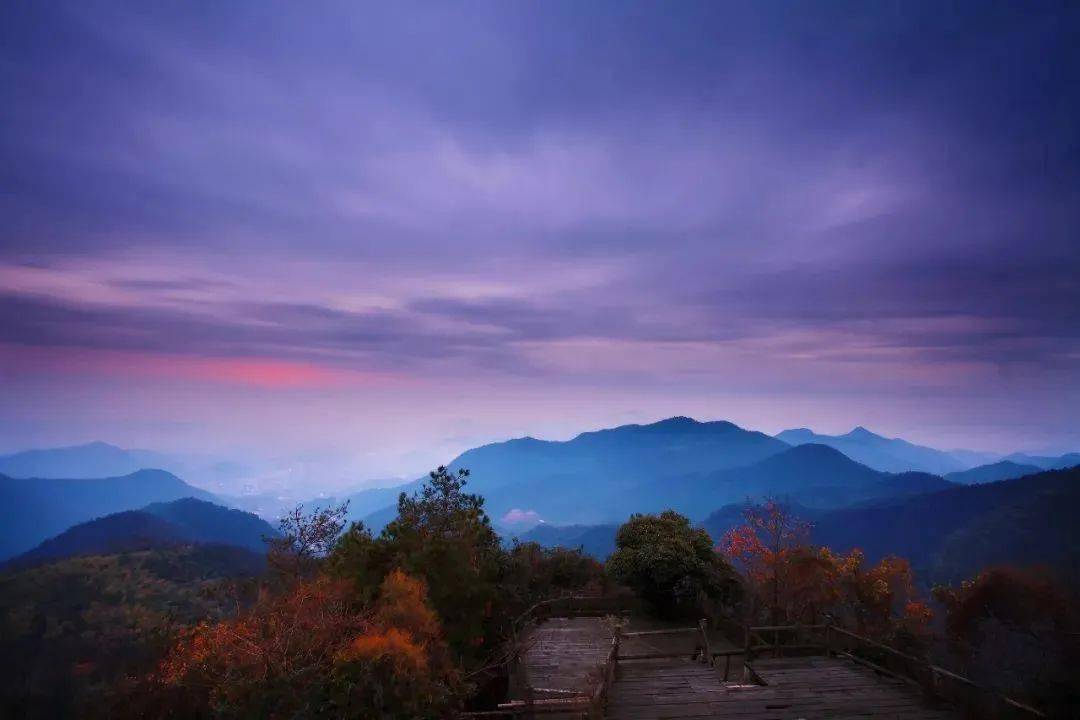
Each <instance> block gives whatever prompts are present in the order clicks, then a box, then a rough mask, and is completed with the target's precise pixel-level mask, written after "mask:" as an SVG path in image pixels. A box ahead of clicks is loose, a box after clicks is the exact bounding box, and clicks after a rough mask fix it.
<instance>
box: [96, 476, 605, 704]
mask: <svg viewBox="0 0 1080 720" xmlns="http://www.w3.org/2000/svg"><path fill="white" fill-rule="evenodd" d="M467 476H468V472H467V471H464V470H463V471H459V472H458V473H450V472H449V471H447V470H446V469H445V468H439V469H438V470H436V471H435V472H432V473H431V475H430V478H429V479H428V481H427V483H426V484H425V485H424V486H423V488H422V489H421V490H420V491H418V492H417V493H416V494H415V495H412V496H409V495H405V494H403V495H402V496H401V497H400V499H399V502H398V508H397V517H396V518H395V519H394V520H393V521H392V522H391V523H389V524H388V525H387V526H386V528H385V529H384V530H383V531H382V532H381V533H380V534H379V535H377V536H373V535H372V534H371V533H370V532H369V531H368V530H367V529H366V528H364V527H363V526H362V525H361V524H353V525H352V526H351V527H350V528H349V529H348V530H347V531H345V532H344V533H342V532H341V531H342V530H343V529H344V528H343V525H344V517H345V514H346V509H345V507H344V506H342V507H339V508H334V509H329V510H323V511H319V512H316V513H313V514H310V515H305V514H304V513H303V511H302V510H300V509H298V510H297V511H296V512H294V513H293V514H292V515H290V516H289V517H287V518H286V519H285V520H284V521H283V523H282V528H281V529H282V537H281V538H279V539H276V540H274V541H273V542H272V543H271V547H270V551H269V565H270V567H271V571H272V573H273V577H272V579H271V580H270V581H269V583H268V585H267V587H266V588H265V589H264V592H263V593H262V595H261V596H260V597H259V599H258V600H257V601H256V602H255V603H254V604H253V605H252V606H251V607H249V608H247V609H245V610H243V611H241V612H240V613H238V614H237V615H236V617H234V618H230V619H228V620H224V621H220V622H216V623H203V624H200V625H197V626H195V627H193V628H191V629H190V630H188V631H186V632H184V633H183V634H182V635H181V636H180V637H179V639H178V640H177V642H176V643H175V645H174V646H173V647H172V648H171V649H170V650H169V652H168V653H167V654H166V656H165V658H164V659H163V660H162V661H161V663H160V664H159V666H158V668H157V669H156V671H154V672H153V673H150V674H149V675H147V676H145V677H142V678H139V679H137V680H136V681H133V682H131V683H129V684H128V686H127V687H123V688H118V689H117V693H116V695H115V698H114V699H115V701H116V702H115V703H113V704H112V711H113V713H114V716H118V715H120V716H124V715H126V716H139V717H147V716H152V717H183V718H188V717H222V718H232V717H235V718H247V717H283V718H284V717H289V718H293V717H334V718H345V717H355V718H374V717H380V718H418V717H441V716H445V715H447V714H450V713H452V712H453V711H455V710H457V709H459V708H462V707H464V706H465V705H466V703H467V702H468V701H469V700H470V698H471V697H473V696H474V695H475V694H476V692H477V691H478V689H480V688H481V687H482V686H483V685H484V683H485V682H486V681H488V680H489V679H491V678H492V677H494V676H496V675H497V674H498V673H497V670H498V669H499V668H500V667H501V665H502V663H503V661H504V657H503V656H504V654H505V653H506V651H507V646H506V642H507V640H508V639H509V638H510V637H511V624H512V622H513V620H514V618H515V617H516V616H517V615H518V614H519V613H520V612H521V611H522V610H523V609H525V608H526V607H527V606H529V605H530V604H532V603H534V602H536V601H537V600H539V599H542V598H547V597H553V596H558V595H562V594H566V593H570V592H574V593H588V594H602V593H604V592H605V591H606V589H607V582H608V581H607V577H606V575H605V573H604V570H603V567H602V566H601V565H600V564H599V563H597V562H596V561H595V560H593V559H591V558H589V557H587V556H585V555H584V554H582V553H581V552H579V551H570V550H549V549H543V548H541V547H539V546H538V545H535V544H516V545H514V546H513V547H511V548H509V549H507V548H504V547H503V545H502V543H501V541H500V538H499V536H498V535H497V533H496V532H495V531H494V529H493V528H492V527H491V523H490V520H489V518H488V516H487V514H486V513H485V512H484V509H483V499H482V498H481V497H479V496H478V495H473V494H469V493H467V492H465V484H466V478H467Z"/></svg>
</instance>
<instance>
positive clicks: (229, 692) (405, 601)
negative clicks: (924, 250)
mask: <svg viewBox="0 0 1080 720" xmlns="http://www.w3.org/2000/svg"><path fill="white" fill-rule="evenodd" d="M157 680H158V682H160V683H161V684H162V685H164V686H166V687H169V688H173V689H176V690H182V691H186V692H187V694H188V698H187V700H188V703H189V704H190V705H191V706H193V707H194V708H197V709H200V710H208V709H213V714H215V715H237V716H242V717H248V716H265V717H293V716H308V715H311V714H319V712H323V710H319V712H315V709H324V708H327V707H331V708H335V709H334V710H333V712H332V713H331V714H335V715H338V716H341V717H372V716H381V717H414V716H417V715H424V714H426V713H427V712H428V711H429V710H430V709H431V708H433V707H442V708H445V707H446V706H447V703H449V702H451V701H452V698H453V694H454V692H455V690H456V688H457V683H458V682H459V681H458V678H457V675H456V673H455V671H454V668H453V667H452V666H451V665H450V663H449V662H448V660H447V655H446V651H445V647H444V646H443V643H442V641H441V631H440V628H439V623H438V620H437V618H436V616H435V613H434V612H433V611H432V610H431V608H430V606H429V605H428V604H427V593H426V589H425V587H424V584H423V583H422V582H421V581H419V580H416V579H414V578H411V577H409V576H408V575H406V574H405V573H403V572H401V571H394V572H393V573H391V574H390V575H389V576H388V577H387V578H386V580H385V581H384V583H383V585H382V588H381V591H380V596H379V599H378V600H377V602H376V604H375V606H374V607H373V608H370V609H368V608H364V607H362V606H360V605H359V604H358V603H357V601H356V599H355V594H354V591H353V588H352V585H351V583H349V582H348V581H342V580H334V579H330V578H327V577H322V576H320V577H317V578H315V579H313V580H310V581H301V582H298V583H296V584H295V585H294V586H293V587H292V588H291V589H290V590H289V591H287V592H286V593H284V594H282V595H278V596H276V597H264V598H262V599H260V601H259V602H258V603H257V604H256V605H255V606H254V607H253V608H252V609H251V610H249V611H247V612H245V613H243V614H242V615H241V616H239V617H237V618H236V619H233V620H228V621H223V622H219V623H213V624H210V623H203V624H201V625H199V626H197V627H195V628H192V629H191V630H190V631H188V632H187V633H186V634H185V635H184V636H183V637H182V638H181V640H180V642H178V643H177V645H176V646H175V647H174V648H173V650H172V651H171V652H170V653H169V654H168V656H167V657H166V658H165V660H164V661H163V662H162V664H161V666H160V668H159V673H158V676H157Z"/></svg>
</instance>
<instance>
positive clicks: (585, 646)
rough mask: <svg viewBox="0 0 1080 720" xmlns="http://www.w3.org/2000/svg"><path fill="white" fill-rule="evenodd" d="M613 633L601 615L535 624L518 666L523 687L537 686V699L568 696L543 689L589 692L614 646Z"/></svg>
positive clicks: (533, 694) (557, 619)
mask: <svg viewBox="0 0 1080 720" xmlns="http://www.w3.org/2000/svg"><path fill="white" fill-rule="evenodd" d="M611 633H612V628H611V626H610V625H609V624H607V623H606V622H605V621H604V619H603V618H597V617H574V618H551V619H550V620H546V621H544V622H542V623H540V624H539V625H536V626H534V627H533V628H531V629H530V631H529V634H528V635H527V636H526V638H525V646H526V647H525V650H524V651H523V652H522V653H521V660H520V662H519V665H518V676H519V682H520V687H521V688H522V690H524V688H525V687H528V688H534V689H536V690H534V691H533V692H532V693H531V694H532V696H533V697H534V698H548V697H551V698H554V697H565V696H566V693H552V692H545V691H544V690H543V689H554V690H564V691H568V692H577V693H588V692H589V691H590V689H591V687H592V684H593V683H594V682H595V681H596V679H597V669H598V668H599V667H601V666H602V665H603V664H604V661H605V660H606V659H607V655H608V652H609V651H610V649H611ZM518 694H521V695H524V694H525V693H524V692H520V693H518ZM520 699H524V698H520Z"/></svg>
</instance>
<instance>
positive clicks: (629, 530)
mask: <svg viewBox="0 0 1080 720" xmlns="http://www.w3.org/2000/svg"><path fill="white" fill-rule="evenodd" d="M615 548H616V549H615V552H614V554H612V556H611V557H610V558H609V559H608V563H607V568H608V572H609V573H610V574H611V576H612V577H613V578H614V579H615V580H617V581H618V582H621V583H623V584H625V585H627V586H629V587H630V588H631V589H632V590H634V592H635V593H637V595H638V596H639V597H641V598H642V599H643V600H645V601H646V602H648V603H649V604H651V605H652V606H653V608H654V610H655V611H656V612H657V613H658V614H660V615H663V616H668V617H673V616H685V615H690V614H692V613H695V612H700V611H701V609H702V607H703V606H704V605H706V604H707V603H708V604H716V603H719V604H720V605H724V606H731V605H734V604H735V603H736V602H737V601H738V599H739V598H740V595H741V590H740V585H739V580H738V576H737V575H736V573H735V571H734V570H733V569H732V568H731V566H730V565H728V563H727V561H726V560H724V558H723V557H722V556H721V555H719V554H718V553H717V552H715V551H714V550H713V543H712V539H711V538H710V537H709V534H708V533H707V532H705V531H704V530H702V529H700V528H694V527H692V526H691V525H690V520H688V519H687V518H686V517H685V516H683V515H680V514H679V513H677V512H674V511H673V510H667V511H665V512H663V513H661V514H659V515H633V516H631V518H630V520H629V521H628V522H626V523H625V524H624V525H623V526H622V527H620V528H619V532H618V534H617V535H616V537H615Z"/></svg>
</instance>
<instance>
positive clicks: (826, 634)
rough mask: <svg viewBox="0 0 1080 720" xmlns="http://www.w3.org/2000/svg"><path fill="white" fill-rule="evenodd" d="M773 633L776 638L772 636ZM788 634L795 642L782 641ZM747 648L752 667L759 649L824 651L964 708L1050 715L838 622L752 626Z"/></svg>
mask: <svg viewBox="0 0 1080 720" xmlns="http://www.w3.org/2000/svg"><path fill="white" fill-rule="evenodd" d="M770 635H771V637H772V642H771V643H770V642H769V641H768V640H767V639H766V637H767V636H770ZM787 639H790V640H792V642H782V640H787ZM742 652H743V655H744V662H745V663H746V664H747V666H748V669H749V663H750V662H751V661H752V659H753V657H754V656H755V655H757V654H759V653H768V652H771V653H772V654H773V655H774V656H780V655H782V654H786V653H790V652H799V653H802V654H807V653H814V652H821V653H823V654H825V655H835V656H837V657H843V658H846V659H848V660H851V661H852V662H854V663H856V664H859V665H862V666H864V667H868V668H870V669H871V670H874V671H875V672H879V673H882V674H885V675H889V676H891V677H894V678H897V679H899V680H902V681H904V682H906V683H908V684H911V685H913V686H915V687H918V688H920V689H921V690H923V691H924V692H926V693H927V694H929V695H932V696H933V697H937V698H940V699H942V700H945V701H946V702H949V703H952V704H954V705H958V706H960V707H962V708H964V709H965V710H967V711H968V712H970V713H972V714H973V716H974V717H985V718H1045V717H1046V715H1045V714H1044V713H1043V712H1042V711H1040V710H1038V709H1036V708H1033V707H1031V706H1030V705H1027V704H1025V703H1022V702H1020V701H1018V700H1015V699H1013V698H1010V697H1007V696H1005V695H1002V694H1000V693H998V692H995V691H993V690H991V689H989V688H985V687H983V686H981V685H979V684H978V683H976V682H974V681H973V680H970V679H969V678H966V677H963V676H962V675H959V674H957V673H954V672H952V671H951V670H946V669H945V668H943V667H940V666H938V665H934V664H933V663H931V662H929V661H928V660H924V659H923V658H918V657H915V656H914V655H910V654H908V653H905V652H902V651H900V650H897V649H896V648H893V647H890V646H888V645H885V644H884V643H880V642H877V641H876V640H871V639H870V638H868V637H864V636H862V635H859V634H857V633H854V632H851V631H850V630H845V629H844V628H841V627H837V626H836V625H831V624H826V625H761V626H754V627H750V626H747V627H746V628H745V630H744V641H743V651H742ZM867 656H869V657H867ZM871 658H872V659H871ZM751 672H752V669H751Z"/></svg>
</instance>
